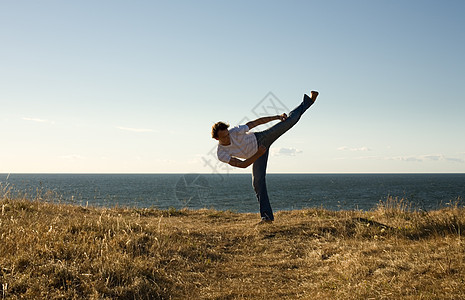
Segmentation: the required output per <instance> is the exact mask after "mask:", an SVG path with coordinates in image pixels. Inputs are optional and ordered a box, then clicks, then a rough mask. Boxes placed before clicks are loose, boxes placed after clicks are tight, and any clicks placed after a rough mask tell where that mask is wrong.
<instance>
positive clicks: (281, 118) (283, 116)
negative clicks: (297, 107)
mask: <svg viewBox="0 0 465 300" xmlns="http://www.w3.org/2000/svg"><path fill="white" fill-rule="evenodd" d="M278 117H279V119H280V120H281V121H286V119H287V115H286V114H285V113H284V114H282V115H279V116H278Z"/></svg>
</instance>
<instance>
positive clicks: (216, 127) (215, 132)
mask: <svg viewBox="0 0 465 300" xmlns="http://www.w3.org/2000/svg"><path fill="white" fill-rule="evenodd" d="M228 127H229V124H226V123H223V122H216V123H215V124H213V126H212V138H214V139H217V138H218V131H220V130H225V129H228Z"/></svg>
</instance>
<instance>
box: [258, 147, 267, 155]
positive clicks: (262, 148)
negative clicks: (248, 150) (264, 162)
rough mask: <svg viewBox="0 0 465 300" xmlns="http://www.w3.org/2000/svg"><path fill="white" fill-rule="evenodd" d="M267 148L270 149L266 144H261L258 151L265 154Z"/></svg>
mask: <svg viewBox="0 0 465 300" xmlns="http://www.w3.org/2000/svg"><path fill="white" fill-rule="evenodd" d="M266 150H268V149H267V148H266V147H265V146H263V145H260V146H258V150H257V152H258V153H259V154H260V155H262V154H264V153H265V152H266Z"/></svg>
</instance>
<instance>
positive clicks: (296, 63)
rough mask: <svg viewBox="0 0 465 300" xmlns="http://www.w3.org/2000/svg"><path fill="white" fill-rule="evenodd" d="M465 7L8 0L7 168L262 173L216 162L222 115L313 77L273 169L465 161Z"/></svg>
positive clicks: (280, 98)
mask: <svg viewBox="0 0 465 300" xmlns="http://www.w3.org/2000/svg"><path fill="white" fill-rule="evenodd" d="M464 15H465V2H464V1H453V0H450V1H427V0H426V1H416V0H412V1H401V0H399V1H397V0H390V1H368V0H365V1H358V0H354V1H336V0H332V1H203V0H200V1H144V0H141V1H107V0H103V1H87V0H83V1H47V0H44V1H13V0H11V1H6V0H0V41H1V42H0V43H1V47H0V173H244V172H245V173H250V172H251V170H250V167H249V169H233V168H232V167H229V168H228V166H227V165H225V164H223V163H220V162H219V161H218V159H217V158H216V154H215V153H216V145H217V141H216V140H214V139H212V138H211V133H210V132H211V126H212V125H213V123H215V122H217V121H220V120H221V121H224V122H228V123H229V124H231V126H235V125H239V124H243V123H245V122H247V121H248V120H252V119H254V118H257V117H260V116H264V115H275V114H280V113H283V112H289V110H292V109H293V108H294V107H295V106H297V105H298V104H299V103H300V101H301V100H302V97H303V94H304V93H309V92H310V91H311V90H317V91H319V92H320V96H319V98H318V100H317V102H316V103H315V104H314V105H313V106H312V107H311V108H310V109H309V110H308V111H307V112H306V113H305V114H304V116H303V117H302V119H301V120H300V121H299V123H298V124H297V125H296V126H295V127H294V128H292V129H291V130H290V131H289V132H287V133H286V134H285V135H283V136H282V137H281V138H280V139H279V140H277V141H276V142H275V143H274V144H273V145H272V147H271V149H270V151H271V152H270V157H269V162H268V172H269V173H449V172H451V173H452V172H453V173H464V172H465V138H464V129H465V118H464V113H465V96H464V91H463V89H464V87H465V72H464V70H465V58H464V55H463V54H464V53H465V18H463V16H464ZM275 122H278V121H275ZM272 124H274V123H271V124H269V125H272ZM267 126H268V125H262V127H257V128H256V129H254V130H258V131H259V130H263V129H266V128H267Z"/></svg>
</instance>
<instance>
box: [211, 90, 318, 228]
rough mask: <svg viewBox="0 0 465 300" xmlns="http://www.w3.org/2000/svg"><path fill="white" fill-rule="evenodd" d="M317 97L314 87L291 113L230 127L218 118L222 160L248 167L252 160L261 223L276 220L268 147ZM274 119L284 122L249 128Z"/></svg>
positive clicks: (215, 133) (216, 127)
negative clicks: (268, 180)
mask: <svg viewBox="0 0 465 300" xmlns="http://www.w3.org/2000/svg"><path fill="white" fill-rule="evenodd" d="M317 97H318V92H316V91H312V92H311V93H310V97H309V96H307V95H306V94H305V95H304V99H303V101H302V103H301V104H300V105H299V106H297V107H296V108H295V109H294V110H293V111H291V112H290V113H289V116H287V115H286V114H285V113H284V114H282V115H279V116H270V117H263V118H258V119H256V120H254V121H250V122H248V123H247V124H245V125H240V126H236V127H234V128H231V129H229V130H228V128H229V125H228V124H225V123H223V122H217V123H215V124H214V125H213V126H212V138H214V139H216V140H218V151H217V155H218V159H219V160H220V161H222V162H224V163H227V164H230V165H231V166H233V167H238V168H247V167H248V166H250V165H252V164H253V166H252V185H253V188H254V190H255V194H256V195H257V199H258V202H259V203H260V216H261V219H262V220H261V223H271V222H273V220H274V217H273V211H272V209H271V205H270V200H269V198H268V192H267V190H266V180H265V176H266V165H267V162H268V154H269V147H270V146H271V144H273V142H274V141H276V139H277V138H279V137H280V136H281V135H282V134H283V133H285V132H286V131H288V130H289V129H291V128H292V126H294V125H295V124H296V123H297V121H299V119H300V117H301V116H302V114H303V113H304V112H305V111H306V110H307V109H308V108H309V107H310V106H311V105H312V104H313V103H314V102H315V100H316V98H317ZM274 120H280V121H281V122H280V123H277V124H275V125H274V126H272V127H271V128H268V129H267V130H264V131H260V132H250V131H249V130H251V129H252V128H254V127H256V126H258V125H261V124H265V123H268V122H271V121H274Z"/></svg>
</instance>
